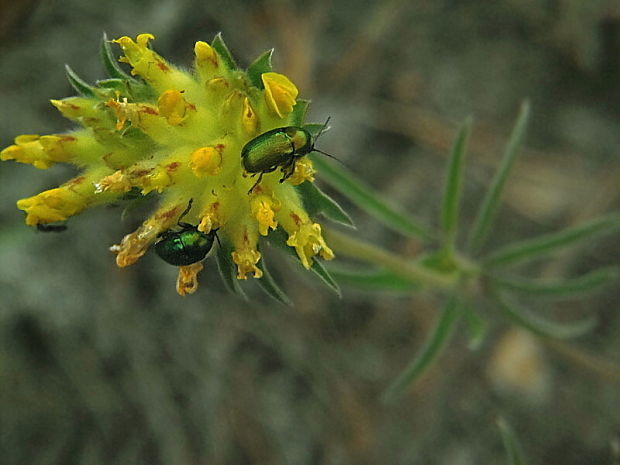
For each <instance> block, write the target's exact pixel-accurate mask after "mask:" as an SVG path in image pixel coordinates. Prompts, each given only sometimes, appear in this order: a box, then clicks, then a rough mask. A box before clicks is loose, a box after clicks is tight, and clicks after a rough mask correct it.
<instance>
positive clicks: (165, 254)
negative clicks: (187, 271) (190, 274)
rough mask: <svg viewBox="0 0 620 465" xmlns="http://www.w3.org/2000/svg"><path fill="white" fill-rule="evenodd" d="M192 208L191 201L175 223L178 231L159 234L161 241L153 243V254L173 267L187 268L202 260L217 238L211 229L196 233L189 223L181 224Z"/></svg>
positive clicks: (214, 230) (195, 228)
mask: <svg viewBox="0 0 620 465" xmlns="http://www.w3.org/2000/svg"><path fill="white" fill-rule="evenodd" d="M191 208H192V200H190V201H189V205H188V206H187V209H186V210H185V211H184V212H183V213H182V214H181V216H180V217H179V222H178V223H177V224H178V225H179V227H180V228H181V230H180V231H172V230H168V231H164V232H163V233H161V234H160V237H161V239H160V240H159V241H158V242H156V243H155V246H154V247H155V252H156V253H157V255H159V257H160V258H161V259H162V260H164V261H165V262H167V263H170V264H171V265H174V266H187V265H191V264H192V263H196V262H199V261H201V260H203V259H204V258H205V257H206V256H207V254H208V253H209V251H210V250H211V247H212V246H213V239H214V238H217V240H218V243H219V238H218V237H217V232H216V231H217V230H216V229H213V230H211V231H210V232H209V233H208V234H205V233H203V232H202V231H198V227H197V226H194V225H191V224H189V223H181V219H182V218H183V217H184V216H185V215H187V213H188V212H189V211H190V209H191Z"/></svg>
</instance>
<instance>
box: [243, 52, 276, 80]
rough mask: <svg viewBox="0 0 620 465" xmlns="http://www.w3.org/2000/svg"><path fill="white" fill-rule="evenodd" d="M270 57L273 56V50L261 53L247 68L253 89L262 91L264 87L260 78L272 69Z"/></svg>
mask: <svg viewBox="0 0 620 465" xmlns="http://www.w3.org/2000/svg"><path fill="white" fill-rule="evenodd" d="M271 55H273V49H271V50H267V51H266V52H264V53H262V54H261V55H260V56H259V57H258V58H257V59H256V60H254V62H253V63H252V64H251V65H250V66H248V69H247V75H248V77H249V78H250V82H251V83H252V85H253V86H254V87H258V88H259V89H263V88H264V87H265V86H264V84H263V80H262V79H261V76H262V74H263V73H269V72H271V71H272V69H273V68H272V66H271Z"/></svg>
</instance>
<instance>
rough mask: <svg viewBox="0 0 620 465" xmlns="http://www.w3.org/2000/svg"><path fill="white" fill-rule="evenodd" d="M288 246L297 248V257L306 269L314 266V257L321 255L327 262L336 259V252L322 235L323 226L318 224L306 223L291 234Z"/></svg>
mask: <svg viewBox="0 0 620 465" xmlns="http://www.w3.org/2000/svg"><path fill="white" fill-rule="evenodd" d="M286 243H287V245H290V246H291V247H295V251H296V252H297V256H298V257H299V259H300V260H301V263H302V265H303V266H304V268H306V269H310V267H311V266H312V257H314V256H315V255H317V254H320V255H321V257H323V258H324V259H325V260H331V259H333V258H334V252H332V249H330V248H329V247H328V246H327V244H326V243H325V240H324V239H323V236H322V235H321V225H319V224H318V223H304V224H302V225H300V226H299V229H298V230H297V231H295V232H294V233H293V234H291V235H290V236H289V238H288V241H286Z"/></svg>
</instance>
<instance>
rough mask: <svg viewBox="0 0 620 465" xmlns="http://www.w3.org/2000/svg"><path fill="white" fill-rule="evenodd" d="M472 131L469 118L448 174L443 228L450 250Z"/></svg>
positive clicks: (454, 149)
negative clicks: (464, 163) (468, 143)
mask: <svg viewBox="0 0 620 465" xmlns="http://www.w3.org/2000/svg"><path fill="white" fill-rule="evenodd" d="M470 131H471V118H467V120H466V121H465V124H464V125H463V127H462V128H461V129H460V131H459V133H458V135H457V136H456V140H455V141H454V145H453V146H452V152H451V153H450V162H449V164H448V172H447V174H446V180H445V186H444V193H443V202H442V206H441V218H440V220H441V227H442V230H443V235H444V240H445V244H444V246H445V247H446V248H447V249H448V250H452V249H453V248H454V240H455V237H456V231H457V226H458V220H459V200H460V197H461V185H462V179H463V160H464V158H465V153H466V151H467V141H468V139H469V133H470Z"/></svg>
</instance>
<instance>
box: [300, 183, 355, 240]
mask: <svg viewBox="0 0 620 465" xmlns="http://www.w3.org/2000/svg"><path fill="white" fill-rule="evenodd" d="M296 190H297V192H299V194H300V195H301V198H302V200H303V202H304V207H305V208H306V210H307V211H308V213H309V214H310V216H315V215H318V214H322V215H324V216H325V217H326V218H328V219H330V220H332V221H334V222H336V223H340V224H343V225H345V226H349V227H351V228H353V229H355V225H354V224H353V220H352V219H351V217H350V216H349V215H348V214H347V212H345V211H344V210H343V209H342V207H341V206H340V205H338V204H337V203H336V201H335V200H334V199H332V198H331V197H330V196H328V195H327V194H326V193H325V192H323V191H322V190H321V189H319V188H318V187H317V186H316V185H315V184H314V183H313V182H304V183H301V184H300V185H298V186H296Z"/></svg>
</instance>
